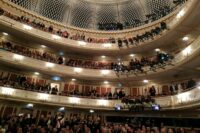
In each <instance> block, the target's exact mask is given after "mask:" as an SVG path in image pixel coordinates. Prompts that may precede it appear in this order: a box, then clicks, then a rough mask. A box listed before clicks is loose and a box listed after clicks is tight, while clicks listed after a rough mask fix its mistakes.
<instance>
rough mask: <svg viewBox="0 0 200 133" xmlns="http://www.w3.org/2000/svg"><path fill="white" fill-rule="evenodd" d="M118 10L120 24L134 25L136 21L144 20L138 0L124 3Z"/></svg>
mask: <svg viewBox="0 0 200 133" xmlns="http://www.w3.org/2000/svg"><path fill="white" fill-rule="evenodd" d="M119 10H120V12H119V13H120V16H121V22H122V23H129V24H134V23H135V22H136V20H140V21H144V20H145V13H144V10H143V7H142V5H141V4H140V3H139V0H134V1H130V2H128V3H124V4H122V5H120V6H119Z"/></svg>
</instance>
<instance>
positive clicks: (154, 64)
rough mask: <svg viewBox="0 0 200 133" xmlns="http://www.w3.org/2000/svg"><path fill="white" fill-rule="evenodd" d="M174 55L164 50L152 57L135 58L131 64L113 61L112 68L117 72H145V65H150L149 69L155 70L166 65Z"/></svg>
mask: <svg viewBox="0 0 200 133" xmlns="http://www.w3.org/2000/svg"><path fill="white" fill-rule="evenodd" d="M173 58H174V57H173V56H172V55H170V54H167V53H164V52H157V54H156V56H154V57H152V58H147V57H142V58H141V59H140V60H139V59H137V58H135V60H134V59H132V60H131V61H130V62H129V65H124V64H123V62H119V63H113V64H112V66H111V68H112V69H113V70H114V71H116V72H117V73H119V72H122V73H124V72H125V73H127V72H131V71H133V72H138V71H139V72H142V73H143V72H144V67H149V68H150V69H149V70H153V71H154V70H155V69H156V68H158V67H159V66H160V67H164V66H166V63H167V62H168V61H171V60H172V59H173Z"/></svg>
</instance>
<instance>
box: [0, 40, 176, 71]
mask: <svg viewBox="0 0 200 133" xmlns="http://www.w3.org/2000/svg"><path fill="white" fill-rule="evenodd" d="M0 48H2V49H4V50H7V51H10V52H14V53H17V54H21V55H24V56H28V57H31V58H36V59H39V60H44V61H48V62H52V63H57V64H64V65H67V66H72V67H83V68H91V69H111V70H114V71H116V72H129V71H135V72H136V71H140V72H144V70H143V68H144V67H146V66H148V67H150V69H151V70H155V69H156V66H158V65H163V66H164V65H165V63H166V62H168V61H169V60H172V59H173V56H172V55H170V54H166V53H162V52H158V53H157V55H156V56H154V57H151V58H147V57H142V58H141V59H137V58H135V59H134V60H133V59H132V60H131V61H130V62H129V65H128V66H126V65H124V64H123V62H118V63H117V62H101V61H89V60H80V59H69V60H67V59H66V60H64V57H62V56H57V55H56V54H52V53H49V52H44V51H43V52H41V51H39V50H37V49H31V48H27V47H24V46H20V45H16V44H13V43H10V42H1V43H0Z"/></svg>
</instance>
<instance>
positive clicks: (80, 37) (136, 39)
mask: <svg viewBox="0 0 200 133" xmlns="http://www.w3.org/2000/svg"><path fill="white" fill-rule="evenodd" d="M0 14H3V15H5V16H7V17H9V18H12V19H14V20H16V21H20V22H22V23H25V24H28V25H30V26H33V27H34V28H37V29H40V30H43V31H46V32H50V33H52V34H56V35H59V36H61V37H64V38H68V39H72V40H76V41H85V42H88V43H113V44H117V45H118V46H119V47H123V46H124V45H125V46H127V47H128V46H129V45H133V44H135V45H137V44H139V43H140V42H143V41H145V40H149V39H153V38H154V36H157V35H159V34H160V33H161V32H162V31H164V30H166V29H167V25H166V23H165V22H161V23H160V26H157V27H155V28H152V29H151V30H149V31H146V32H144V33H143V34H138V35H136V36H132V37H123V38H113V37H108V38H101V39H99V38H95V37H86V36H85V34H84V33H76V34H70V33H69V32H68V31H67V30H61V29H55V28H54V27H53V25H49V26H47V25H45V24H44V23H42V22H39V21H38V20H35V19H34V20H31V19H30V18H28V17H26V16H20V17H19V16H16V15H13V14H11V13H10V12H7V11H4V10H3V9H1V8H0Z"/></svg>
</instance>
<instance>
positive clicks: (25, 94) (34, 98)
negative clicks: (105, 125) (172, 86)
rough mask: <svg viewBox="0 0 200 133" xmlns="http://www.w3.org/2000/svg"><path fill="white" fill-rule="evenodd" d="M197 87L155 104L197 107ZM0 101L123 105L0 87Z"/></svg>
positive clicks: (61, 104)
mask: <svg viewBox="0 0 200 133" xmlns="http://www.w3.org/2000/svg"><path fill="white" fill-rule="evenodd" d="M199 93H200V89H199V87H195V88H194V89H192V90H190V91H188V92H184V93H180V94H177V95H174V96H166V97H162V98H155V101H156V103H157V104H159V105H160V106H161V107H162V108H163V109H164V110H165V109H170V110H171V109H180V108H188V107H191V106H199V105H200V104H199V101H200V95H198V94H199ZM0 99H10V100H17V101H25V102H29V101H31V102H33V103H45V104H50V105H52V104H53V105H55V104H56V105H60V106H68V107H78V108H91V107H93V108H99V109H109V110H113V107H115V106H116V105H123V103H121V101H120V100H105V99H88V98H78V97H66V96H56V95H51V94H45V93H38V92H32V91H26V90H18V89H14V88H10V87H4V86H0Z"/></svg>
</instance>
